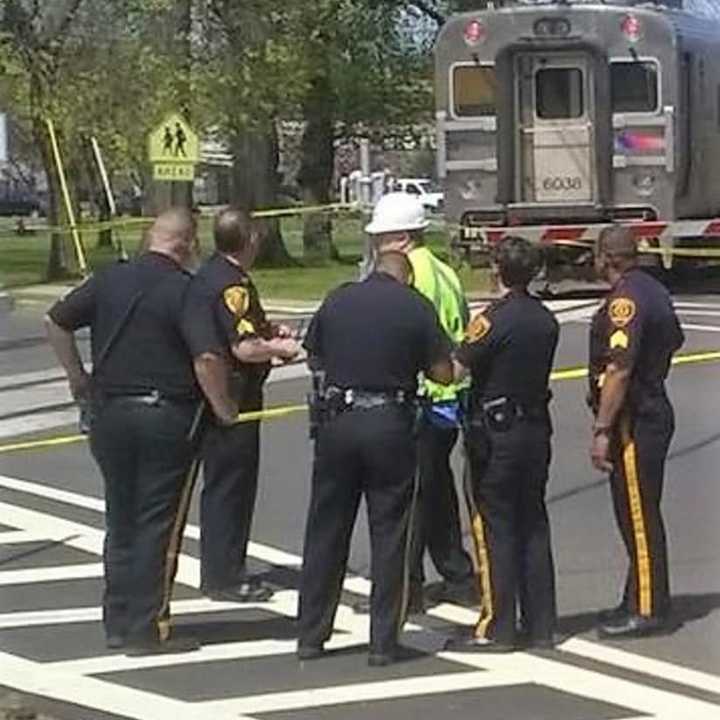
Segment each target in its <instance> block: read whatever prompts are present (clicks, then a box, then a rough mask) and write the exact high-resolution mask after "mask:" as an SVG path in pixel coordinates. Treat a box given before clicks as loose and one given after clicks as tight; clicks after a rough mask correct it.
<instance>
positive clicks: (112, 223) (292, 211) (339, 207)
mask: <svg viewBox="0 0 720 720" xmlns="http://www.w3.org/2000/svg"><path fill="white" fill-rule="evenodd" d="M359 207H360V206H359V205H358V204H357V203H330V204H327V205H294V206H291V207H284V208H270V209H267V210H256V211H254V212H252V213H251V215H252V216H253V217H254V218H274V217H290V216H293V215H307V214H310V213H319V212H322V213H336V212H351V211H354V210H358V209H359ZM210 217H211V216H209V215H202V216H201V218H202V219H204V218H210ZM154 220H155V218H154V217H129V218H114V219H112V220H103V221H98V222H89V223H82V222H79V223H76V224H75V225H74V226H73V227H71V226H68V225H43V226H38V225H29V226H26V227H25V232H26V233H28V234H31V233H44V234H48V235H67V234H70V233H72V232H73V231H77V232H81V233H83V232H101V231H103V230H114V229H116V228H121V227H128V226H133V225H149V224H150V223H152V222H153V221H154ZM0 237H22V235H20V234H19V233H18V231H17V230H7V231H5V232H3V233H0Z"/></svg>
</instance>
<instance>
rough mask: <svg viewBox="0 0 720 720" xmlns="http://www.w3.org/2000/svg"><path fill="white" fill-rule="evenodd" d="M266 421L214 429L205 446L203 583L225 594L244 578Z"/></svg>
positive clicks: (211, 430) (202, 585)
mask: <svg viewBox="0 0 720 720" xmlns="http://www.w3.org/2000/svg"><path fill="white" fill-rule="evenodd" d="M259 456H260V423H259V422H257V421H254V422H248V423H240V424H238V425H233V426H231V427H220V426H218V425H211V426H210V427H209V428H208V429H207V430H206V432H205V437H204V441H203V448H202V460H203V490H202V497H201V501H200V585H201V587H202V588H203V590H205V591H208V590H224V589H228V588H231V587H234V586H236V585H237V584H238V583H240V582H241V581H242V579H243V575H244V572H245V561H246V558H247V545H248V540H249V539H250V529H251V526H252V518H253V511H254V509H255V497H256V495H257V486H258V468H259Z"/></svg>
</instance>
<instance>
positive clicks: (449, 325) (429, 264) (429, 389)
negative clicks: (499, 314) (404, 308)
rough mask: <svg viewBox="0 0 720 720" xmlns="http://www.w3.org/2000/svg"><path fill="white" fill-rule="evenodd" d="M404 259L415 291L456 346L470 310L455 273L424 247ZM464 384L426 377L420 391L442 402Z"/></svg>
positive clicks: (451, 396) (463, 331) (451, 397)
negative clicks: (429, 307) (421, 296)
mask: <svg viewBox="0 0 720 720" xmlns="http://www.w3.org/2000/svg"><path fill="white" fill-rule="evenodd" d="M408 259H409V260H410V264H411V265H412V269H413V275H414V281H413V285H414V286H415V289H416V290H418V292H420V293H422V294H423V295H424V296H425V297H426V298H427V299H428V300H429V301H430V302H431V303H432V304H433V307H434V308H435V311H436V312H437V314H438V317H439V318H440V325H441V326H442V327H443V329H444V330H445V332H446V333H447V334H448V337H449V338H450V339H451V340H452V342H453V343H454V344H457V343H460V342H461V341H462V339H463V336H464V334H465V328H466V327H467V324H468V321H469V319H470V309H469V307H468V304H467V300H466V298H465V294H464V293H463V289H462V285H461V284H460V278H458V276H457V273H456V272H455V271H454V270H453V269H452V268H451V267H450V266H449V265H447V264H446V263H444V262H443V261H442V260H438V258H436V257H435V256H434V255H433V254H432V252H430V250H428V249H427V248H426V247H418V248H415V249H414V250H411V251H410V252H409V253H408ZM467 385H468V383H467V382H463V383H459V384H453V385H439V384H438V383H435V382H433V381H432V380H429V379H427V378H426V379H425V380H423V388H422V389H423V393H424V394H425V395H426V396H427V397H428V398H430V400H432V402H444V401H449V400H455V399H457V394H458V391H459V390H461V389H462V388H465V387H467Z"/></svg>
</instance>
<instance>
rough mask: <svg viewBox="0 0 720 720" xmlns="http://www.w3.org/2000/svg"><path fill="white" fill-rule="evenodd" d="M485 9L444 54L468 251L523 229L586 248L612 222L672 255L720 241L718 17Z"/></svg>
mask: <svg viewBox="0 0 720 720" xmlns="http://www.w3.org/2000/svg"><path fill="white" fill-rule="evenodd" d="M487 5H488V7H486V8H485V9H482V10H477V11H474V12H470V13H464V14H461V15H456V16H454V17H453V18H451V19H450V20H449V21H448V22H447V23H446V25H445V26H444V27H443V29H442V31H441V33H440V35H439V37H438V40H437V44H436V50H435V57H436V82H437V93H436V95H437V133H438V173H439V176H440V178H441V179H442V180H443V182H444V186H445V212H446V217H447V219H448V220H449V221H450V222H452V223H456V224H457V225H458V226H459V232H458V234H457V247H459V248H460V249H462V250H465V251H468V252H472V251H473V250H478V249H483V248H487V246H488V245H490V244H492V243H493V242H494V241H496V240H497V239H499V238H501V237H502V236H503V234H507V233H509V232H512V231H516V230H518V229H519V228H518V226H523V233H524V234H527V235H529V236H532V237H533V238H535V239H537V240H539V241H543V242H551V243H553V244H556V243H565V244H566V245H570V246H573V245H577V246H582V244H583V242H587V241H588V240H591V239H593V237H595V236H596V235H597V233H598V232H599V230H600V229H601V228H602V227H603V226H605V225H606V224H607V223H609V222H623V223H628V224H630V225H631V226H632V227H633V228H634V229H635V231H636V235H637V237H638V239H642V240H643V241H644V242H645V243H646V245H649V246H652V245H657V246H658V248H659V250H658V254H662V253H661V252H660V250H661V249H662V250H664V254H662V255H663V258H664V260H665V263H666V265H670V264H671V262H672V258H673V249H674V248H677V247H679V246H681V245H683V244H693V243H697V242H698V241H699V242H700V243H702V244H704V245H708V244H711V243H714V244H717V245H720V242H719V241H720V237H719V236H720V221H718V220H717V218H718V217H719V216H720V19H718V18H713V17H712V16H711V15H710V14H708V15H704V14H702V10H703V9H704V7H705V6H704V4H703V3H702V2H700V0H696V2H695V3H693V2H692V1H691V0H686V2H685V3H683V1H682V0H663V2H647V1H646V2H638V1H633V0H607V1H606V2H601V1H600V0H594V1H592V2H591V1H588V0H565V1H561V0H556V1H552V0H544V1H543V0H525V1H523V0H509V1H505V2H494V3H493V2H488V3H487ZM718 5H720V3H718ZM707 7H709V8H710V9H712V3H710V4H708V5H707ZM718 15H719V17H720V10H719V11H718Z"/></svg>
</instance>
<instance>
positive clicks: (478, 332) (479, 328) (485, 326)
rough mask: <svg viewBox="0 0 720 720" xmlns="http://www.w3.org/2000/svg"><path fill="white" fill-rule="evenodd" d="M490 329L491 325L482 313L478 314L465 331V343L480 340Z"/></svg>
mask: <svg viewBox="0 0 720 720" xmlns="http://www.w3.org/2000/svg"><path fill="white" fill-rule="evenodd" d="M491 327H492V323H491V322H490V321H489V320H488V319H487V318H486V317H485V316H484V315H483V314H482V313H478V314H477V315H475V317H474V318H473V319H472V320H471V321H470V323H469V324H468V326H467V329H466V330H465V341H466V342H469V343H474V342H478V340H482V339H483V338H484V337H485V336H486V335H487V334H488V333H489V332H490V328H491Z"/></svg>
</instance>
